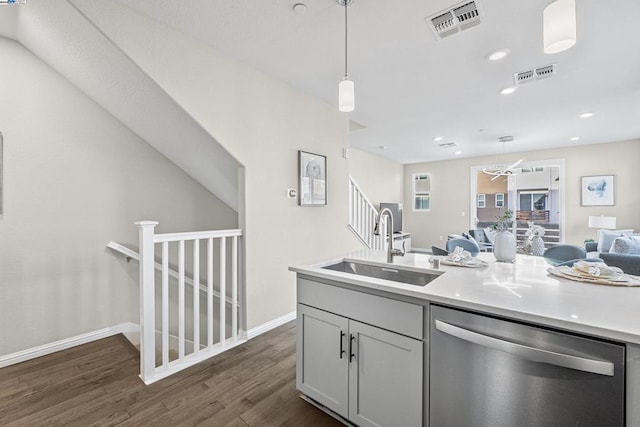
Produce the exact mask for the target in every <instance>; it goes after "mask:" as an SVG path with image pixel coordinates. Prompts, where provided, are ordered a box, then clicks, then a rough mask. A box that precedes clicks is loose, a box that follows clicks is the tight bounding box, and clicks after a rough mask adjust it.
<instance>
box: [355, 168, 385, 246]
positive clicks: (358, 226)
mask: <svg viewBox="0 0 640 427" xmlns="http://www.w3.org/2000/svg"><path fill="white" fill-rule="evenodd" d="M377 220H378V210H377V209H376V208H375V207H374V206H373V204H372V203H371V202H370V201H369V199H367V196H365V195H364V193H363V192H362V190H361V189H360V187H358V184H356V182H355V181H354V180H353V178H351V177H349V229H350V230H351V231H353V233H354V234H355V235H356V236H357V237H358V239H360V241H361V242H362V243H363V244H364V245H365V246H366V247H367V248H369V249H378V250H386V249H387V242H386V237H385V236H386V235H387V217H386V216H385V217H383V218H382V221H381V224H380V233H379V235H378V236H376V235H374V234H373V229H374V227H375V225H376V221H377Z"/></svg>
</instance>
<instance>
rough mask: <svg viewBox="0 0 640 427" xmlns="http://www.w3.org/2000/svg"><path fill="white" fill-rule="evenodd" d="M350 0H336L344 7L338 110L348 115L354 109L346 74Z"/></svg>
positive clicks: (353, 97)
mask: <svg viewBox="0 0 640 427" xmlns="http://www.w3.org/2000/svg"><path fill="white" fill-rule="evenodd" d="M351 2H352V0H338V3H339V4H341V5H343V6H344V80H342V81H341V82H340V84H339V85H338V109H339V110H340V111H342V112H345V113H348V112H349V111H353V109H354V108H355V102H356V95H355V86H354V84H353V81H351V80H349V74H348V72H347V7H348V6H349V5H350V4H351Z"/></svg>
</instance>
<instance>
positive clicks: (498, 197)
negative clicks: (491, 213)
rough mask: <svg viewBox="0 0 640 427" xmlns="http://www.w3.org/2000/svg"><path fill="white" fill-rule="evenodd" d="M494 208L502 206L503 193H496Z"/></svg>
mask: <svg viewBox="0 0 640 427" xmlns="http://www.w3.org/2000/svg"><path fill="white" fill-rule="evenodd" d="M496 208H504V193H496Z"/></svg>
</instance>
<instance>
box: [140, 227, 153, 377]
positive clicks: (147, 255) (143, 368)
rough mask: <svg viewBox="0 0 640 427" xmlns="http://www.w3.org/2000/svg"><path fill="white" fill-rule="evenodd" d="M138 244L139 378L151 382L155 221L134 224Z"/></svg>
mask: <svg viewBox="0 0 640 427" xmlns="http://www.w3.org/2000/svg"><path fill="white" fill-rule="evenodd" d="M135 224H136V225H137V226H138V229H139V230H138V231H139V238H140V240H139V244H140V377H141V378H142V381H144V382H145V383H146V382H148V381H150V380H152V379H153V376H154V372H155V368H156V360H155V359H156V349H155V333H156V332H155V285H154V279H155V266H154V263H155V258H154V237H153V235H154V228H155V226H156V225H158V222H156V221H139V222H136V223H135Z"/></svg>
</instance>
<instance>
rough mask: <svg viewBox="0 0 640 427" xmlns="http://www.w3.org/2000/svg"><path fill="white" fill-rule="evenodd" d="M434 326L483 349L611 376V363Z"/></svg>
mask: <svg viewBox="0 0 640 427" xmlns="http://www.w3.org/2000/svg"><path fill="white" fill-rule="evenodd" d="M435 325H436V329H437V330H439V331H440V332H443V333H445V334H448V335H451V336H454V337H456V338H460V339H461V340H464V341H469V342H472V343H474V344H478V345H481V346H483V347H488V348H492V349H495V350H500V351H504V352H506V353H510V354H513V355H515V356H518V357H521V358H523V359H527V360H530V361H532V362H541V363H547V364H550V365H556V366H562V367H565V368H569V369H575V370H577V371H584V372H589V373H592V374H598V375H606V376H610V377H612V376H613V363H611V362H604V361H601V360H593V359H586V358H584V357H578V356H571V355H569V354H563V353H556V352H554V351H549V350H542V349H539V348H535V347H529V346H526V345H522V344H516V343H512V342H509V341H505V340H501V339H498V338H493V337H490V336H488V335H483V334H479V333H477V332H473V331H470V330H468V329H464V328H460V327H458V326H454V325H450V324H449V323H445V322H443V321H441V320H436V321H435Z"/></svg>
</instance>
